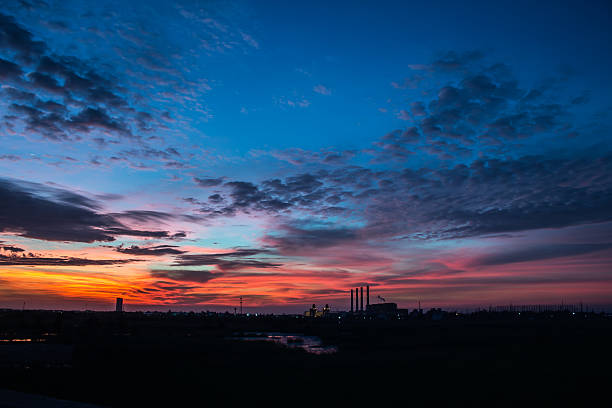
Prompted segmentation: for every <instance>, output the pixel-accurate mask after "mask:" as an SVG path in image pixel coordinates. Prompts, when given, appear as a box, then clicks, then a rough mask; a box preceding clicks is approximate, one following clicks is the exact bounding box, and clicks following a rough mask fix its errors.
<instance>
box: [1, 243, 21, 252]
mask: <svg viewBox="0 0 612 408" xmlns="http://www.w3.org/2000/svg"><path fill="white" fill-rule="evenodd" d="M0 243H1V242H0ZM0 249H3V250H5V251H9V252H25V249H23V248H19V247H16V246H13V245H4V246H0Z"/></svg>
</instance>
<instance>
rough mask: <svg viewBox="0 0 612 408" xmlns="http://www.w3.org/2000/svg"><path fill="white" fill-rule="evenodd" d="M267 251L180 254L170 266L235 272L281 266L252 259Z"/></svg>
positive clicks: (250, 250)
mask: <svg viewBox="0 0 612 408" xmlns="http://www.w3.org/2000/svg"><path fill="white" fill-rule="evenodd" d="M267 252H268V251H265V250H261V249H238V250H235V251H232V252H226V253H214V254H182V255H178V256H177V257H176V258H175V261H174V263H173V264H172V266H205V265H210V266H213V265H214V266H216V267H217V268H218V269H219V270H220V271H236V270H242V269H245V268H246V269H248V268H276V267H279V266H281V264H278V263H272V262H267V261H262V260H258V259H253V258H252V257H253V256H255V255H262V254H266V253H267Z"/></svg>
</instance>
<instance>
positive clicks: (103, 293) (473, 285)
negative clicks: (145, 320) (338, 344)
mask: <svg viewBox="0 0 612 408" xmlns="http://www.w3.org/2000/svg"><path fill="white" fill-rule="evenodd" d="M611 27H612V5H611V4H610V3H609V2H606V1H602V2H598V1H589V2H579V1H554V2H553V1H550V2H549V1H540V2H529V1H496V2H490V1H483V2H478V1H467V2H453V1H448V2H444V1H431V2H411V1H401V2H391V1H377V2H374V1H371V2H370V1H363V2H341V1H337V2H331V3H330V2H323V1H321V2H318V1H309V2H304V3H298V2H286V1H265V2H246V1H245V2H242V1H195V0H193V1H174V2H167V1H159V0H158V1H154V0H151V1H135V0H131V1H127V0H122V1H110V0H97V1H95V2H94V1H75V0H62V1H52V0H44V1H43V0H10V1H4V2H2V4H1V5H0V94H1V96H0V308H1V307H5V308H22V307H26V308H48V309H80V310H82V309H93V310H110V309H112V307H113V304H114V299H115V298H116V297H123V298H124V302H125V308H126V310H168V309H172V310H196V311H199V310H214V311H225V310H230V311H233V308H234V307H237V306H238V304H239V299H240V297H241V296H242V297H243V299H244V306H245V311H252V312H255V311H259V312H275V313H293V312H301V311H303V310H305V309H306V307H307V305H310V304H313V303H315V304H317V305H323V304H326V303H327V304H329V305H330V306H331V307H332V309H334V310H347V309H349V308H350V295H349V292H350V289H351V288H354V287H357V286H361V285H370V290H371V297H372V301H373V302H374V301H378V299H379V296H380V298H384V299H385V300H386V301H388V302H395V303H397V304H398V305H399V307H405V308H414V307H416V306H417V304H418V302H419V301H420V302H421V304H422V305H423V307H424V308H430V307H443V308H476V307H486V306H489V305H506V304H509V303H511V304H559V303H562V302H563V303H579V302H583V303H586V304H589V305H592V306H594V307H600V308H612V301H611V300H610V299H612V151H611V148H610V141H611V139H612V137H611V129H612V128H611V125H612V117H611V114H612V103H611V101H610V98H609V95H610V94H611V93H612V82H611V81H610V72H612V52H610V45H609V39H610V38H612V32H611V31H612V28H611Z"/></svg>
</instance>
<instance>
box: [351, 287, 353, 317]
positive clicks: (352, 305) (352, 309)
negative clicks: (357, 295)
mask: <svg viewBox="0 0 612 408" xmlns="http://www.w3.org/2000/svg"><path fill="white" fill-rule="evenodd" d="M351 313H353V289H351Z"/></svg>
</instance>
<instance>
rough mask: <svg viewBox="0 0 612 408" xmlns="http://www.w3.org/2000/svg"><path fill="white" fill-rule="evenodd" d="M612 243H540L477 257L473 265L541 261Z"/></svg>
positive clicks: (606, 247)
mask: <svg viewBox="0 0 612 408" xmlns="http://www.w3.org/2000/svg"><path fill="white" fill-rule="evenodd" d="M610 248H612V244H546V245H542V244H538V245H533V246H530V247H529V248H522V249H519V250H516V249H513V250H510V251H504V252H500V253H494V254H490V255H486V256H483V257H480V258H477V259H476V260H474V261H473V262H472V263H471V266H491V265H504V264H509V263H516V262H530V261H540V260H545V259H554V258H562V257H567V256H576V255H583V254H588V253H591V252H597V251H603V250H606V249H610Z"/></svg>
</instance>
